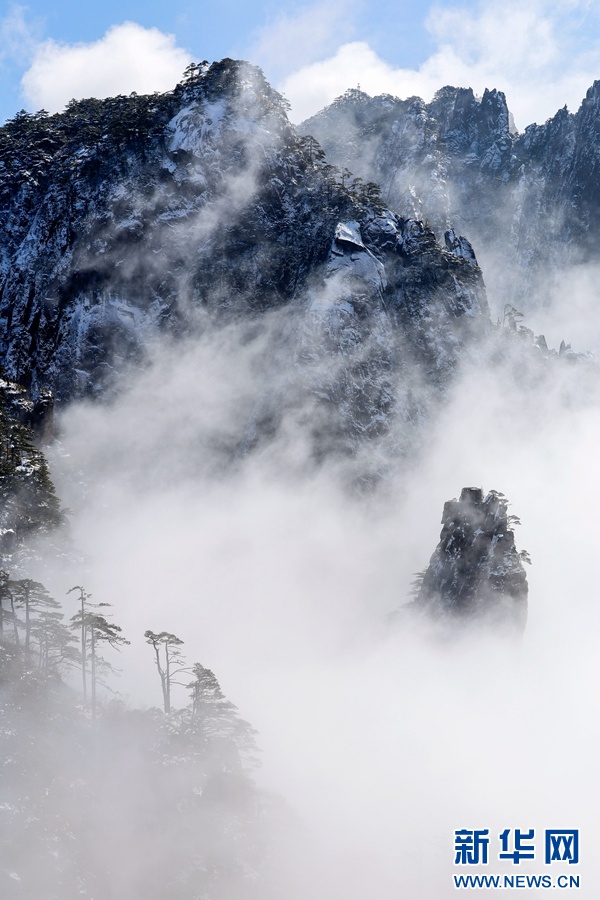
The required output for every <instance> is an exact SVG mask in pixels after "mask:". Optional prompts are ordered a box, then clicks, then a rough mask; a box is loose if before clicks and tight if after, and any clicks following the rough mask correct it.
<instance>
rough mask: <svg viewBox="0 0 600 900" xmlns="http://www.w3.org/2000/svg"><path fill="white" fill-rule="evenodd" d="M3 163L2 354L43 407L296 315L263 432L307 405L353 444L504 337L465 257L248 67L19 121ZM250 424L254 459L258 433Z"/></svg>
mask: <svg viewBox="0 0 600 900" xmlns="http://www.w3.org/2000/svg"><path fill="white" fill-rule="evenodd" d="M0 161H1V162H0V165H1V168H0V212H1V214H2V217H3V221H4V222H5V226H4V228H3V230H2V233H1V234H0V261H1V263H0V265H1V275H0V278H1V282H0V297H1V299H0V348H1V354H2V358H3V360H4V364H5V366H6V369H7V372H8V373H9V374H10V376H11V377H15V378H17V379H18V380H19V381H20V382H21V383H24V384H25V385H26V386H27V387H28V388H29V389H30V391H31V393H32V396H33V397H34V398H37V397H39V396H40V394H41V392H42V391H43V390H44V389H46V388H50V389H52V390H53V391H55V393H56V397H57V400H58V402H59V403H61V402H65V401H66V400H68V399H70V398H73V397H77V396H86V395H87V396H90V395H91V396H106V394H107V392H109V391H110V390H112V389H114V388H115V385H117V384H118V376H119V374H120V373H122V372H123V371H124V370H126V369H127V367H128V366H131V365H132V364H133V363H140V362H141V361H143V360H144V359H145V355H146V351H147V348H148V346H149V345H150V344H151V343H152V341H153V340H154V339H155V338H156V336H157V335H158V334H160V333H164V332H168V333H169V334H171V335H174V336H175V337H177V336H180V335H183V334H186V335H188V336H189V335H190V334H201V333H203V332H206V330H207V329H208V328H212V327H214V326H215V325H217V326H221V325H224V324H231V323H250V322H253V323H254V324H255V326H256V327H258V328H259V329H261V328H264V329H268V328H269V327H270V325H269V323H270V322H271V319H272V316H271V317H270V316H269V314H271V313H273V311H275V310H279V311H280V312H281V314H282V316H281V319H282V321H283V328H282V331H283V337H281V329H280V331H279V332H278V334H279V337H278V338H277V340H279V346H280V347H281V341H282V340H283V341H284V342H285V343H286V346H287V347H288V348H289V352H287V353H286V363H285V366H284V371H283V372H282V371H281V370H278V371H275V370H274V371H273V373H272V374H273V379H272V380H273V381H274V382H275V381H277V383H278V388H277V390H275V392H274V393H275V394H276V395H277V396H273V397H270V398H265V397H258V398H257V412H256V416H255V418H256V417H258V419H261V421H263V422H266V421H267V420H269V421H271V423H273V422H274V423H276V422H277V421H278V420H279V419H280V417H281V410H282V407H283V406H285V405H286V404H288V405H289V403H297V404H300V405H301V404H302V403H304V402H306V399H307V398H309V399H310V400H311V403H312V402H314V403H315V404H317V406H318V407H320V408H321V412H323V411H325V412H324V413H323V416H321V418H323V419H327V420H329V419H330V418H331V416H330V412H331V411H333V419H334V420H336V419H337V421H333V422H331V423H330V424H328V426H327V427H328V428H329V430H330V431H333V432H335V433H337V434H339V435H340V441H341V443H342V444H343V445H344V446H345V447H350V448H352V447H353V446H354V444H355V443H356V441H357V440H361V439H362V437H363V436H364V435H365V434H366V435H369V436H373V434H374V433H380V432H381V431H382V430H385V420H386V418H387V414H388V413H389V410H390V409H391V408H392V407H395V408H396V409H397V410H398V412H399V415H400V418H402V416H405V417H410V416H413V417H414V405H415V401H414V400H409V399H407V397H406V392H407V388H406V372H407V371H408V369H411V371H413V373H414V378H413V380H414V382H415V385H416V384H422V386H423V391H422V393H423V400H422V402H423V403H425V402H426V397H425V395H426V394H427V391H429V390H431V391H432V392H433V394H432V396H433V395H436V394H439V391H440V390H441V389H442V388H443V387H444V385H445V384H446V382H447V380H448V378H449V376H450V375H451V374H452V372H453V371H454V370H455V369H456V366H457V364H458V362H459V360H460V358H461V355H462V353H463V352H464V350H465V348H466V347H468V346H469V344H470V342H471V341H472V340H473V338H474V337H475V338H477V337H479V336H480V335H481V334H482V333H484V332H485V330H486V328H487V327H488V326H489V318H488V307H487V301H486V296H485V289H484V286H483V281H482V277H481V273H480V271H479V268H478V267H477V264H476V260H475V257H474V255H473V254H472V253H471V254H470V255H469V254H468V253H467V254H466V255H465V251H464V247H465V246H466V245H464V243H463V244H460V242H458V241H457V242H456V243H455V244H454V245H451V244H449V245H447V246H444V247H440V246H439V245H438V244H437V243H436V240H435V238H434V236H433V234H432V233H431V231H430V230H429V229H428V228H427V227H425V226H423V225H422V224H421V223H419V222H415V221H412V220H409V219H406V218H402V217H401V216H399V215H397V214H395V213H393V212H390V211H389V210H387V209H386V208H385V206H384V204H383V203H382V202H381V200H380V198H379V196H378V191H377V189H376V187H374V186H367V187H366V188H365V187H364V186H360V185H353V184H351V183H349V181H348V177H347V175H346V173H344V172H340V171H338V170H337V169H336V168H335V167H333V166H331V165H329V164H328V163H327V162H326V161H325V160H324V159H323V154H322V153H321V152H320V151H319V149H318V148H317V147H316V145H315V144H314V142H311V141H310V140H306V139H304V138H302V137H300V136H298V135H297V134H296V133H295V131H294V129H293V128H292V126H291V125H290V124H289V122H288V120H287V116H286V112H285V104H284V101H283V100H282V99H281V97H280V96H279V95H278V94H276V93H275V92H274V91H273V90H272V89H271V88H270V87H269V85H268V84H267V83H266V81H265V80H264V77H263V76H262V73H261V72H260V70H257V69H255V68H253V67H252V66H250V65H248V64H247V63H242V62H234V61H232V60H223V61H222V62H220V63H215V64H213V65H212V66H210V67H209V66H208V65H206V64H202V65H199V66H192V67H191V68H190V69H189V70H188V72H187V73H186V79H185V81H184V82H183V83H182V84H181V85H178V86H177V87H176V88H175V90H174V91H173V92H171V93H168V94H164V95H154V96H150V97H138V96H136V95H132V96H131V97H118V98H115V99H113V100H107V101H96V100H89V101H81V102H73V103H72V104H70V106H69V107H68V109H67V111H66V112H65V113H64V114H61V115H55V116H46V115H45V114H42V113H40V114H37V115H34V116H30V115H27V114H20V115H19V116H17V117H16V118H15V119H14V120H13V121H12V122H10V123H8V124H7V125H6V126H5V127H4V128H3V129H2V130H0ZM274 340H275V339H274ZM275 357H277V358H278V359H281V357H282V354H281V353H279V355H278V354H277V352H276V349H275V348H273V358H275ZM325 363H326V365H325ZM400 383H402V385H403V387H402V391H401V396H400V398H399V399H398V397H397V396H396V391H397V385H398V384H400ZM282 392H283V393H282ZM413 393H414V391H413ZM409 407H410V408H409ZM311 416H312V413H311ZM319 416H320V413H319V412H318V411H317V414H316V417H317V418H319ZM243 426H244V427H243V428H242V431H241V433H240V445H241V446H246V447H249V446H250V445H252V443H253V441H254V437H253V434H255V433H256V431H257V428H256V422H254V424H253V422H246V423H243ZM259 430H260V429H259ZM314 430H315V434H316V433H317V432H318V433H319V434H322V431H323V428H322V426H321V425H320V424H317V425H315V429H314ZM322 443H324V442H322Z"/></svg>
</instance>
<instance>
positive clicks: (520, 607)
mask: <svg viewBox="0 0 600 900" xmlns="http://www.w3.org/2000/svg"><path fill="white" fill-rule="evenodd" d="M507 509H508V502H507V500H506V499H505V498H504V496H503V495H502V494H499V493H498V492H497V491H490V492H489V493H488V494H487V495H485V496H484V493H483V491H482V490H481V488H463V489H462V491H461V494H460V498H459V499H458V500H449V501H448V502H447V503H445V504H444V513H443V515H442V532H441V534H440V542H439V544H438V546H437V547H436V549H435V552H434V554H433V556H432V557H431V560H430V562H429V566H428V567H427V569H426V570H425V571H424V572H423V573H422V576H420V578H419V584H418V591H417V595H416V598H415V600H414V603H413V604H412V609H413V610H415V611H417V610H418V611H419V612H423V613H427V614H428V615H429V616H430V617H432V618H433V620H434V621H438V622H442V623H444V624H445V625H448V624H453V625H459V626H460V627H461V629H462V628H464V627H465V625H466V626H470V625H482V624H484V625H487V626H490V627H492V628H493V629H494V630H495V631H497V632H500V633H502V632H509V633H510V632H513V631H516V632H519V631H523V630H524V628H525V623H526V621H527V594H528V586H527V575H526V573H525V569H524V566H523V561H526V562H528V561H529V557H528V555H527V553H526V552H524V551H521V552H518V551H517V549H516V547H515V537H514V531H513V526H514V524H516V523H518V519H517V518H516V517H515V516H509V515H508V512H507Z"/></svg>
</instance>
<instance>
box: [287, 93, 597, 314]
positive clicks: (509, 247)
mask: <svg viewBox="0 0 600 900" xmlns="http://www.w3.org/2000/svg"><path fill="white" fill-rule="evenodd" d="M599 128H600V82H599V81H596V82H595V83H594V84H593V86H592V87H591V88H590V89H589V91H588V92H587V95H586V97H585V99H584V100H583V102H582V104H581V107H580V108H579V110H578V111H577V112H576V113H574V114H573V113H570V112H568V111H567V109H566V107H565V108H564V109H561V110H559V111H558V112H557V113H556V115H555V116H554V117H553V118H551V119H549V120H548V121H547V122H546V123H545V124H543V125H535V124H534V125H530V126H528V127H527V128H526V129H525V131H524V132H522V133H519V132H518V131H517V130H516V128H515V125H514V122H513V119H512V116H511V114H510V112H509V109H508V106H507V102H506V98H505V95H504V94H503V93H502V92H501V91H499V90H495V89H494V90H486V91H485V92H484V94H483V96H482V97H477V96H475V95H474V93H473V91H472V90H471V89H470V88H456V87H444V88H442V89H441V90H439V91H438V92H437V94H436V95H435V97H434V99H433V101H432V102H431V103H425V102H424V101H423V100H421V99H420V98H418V97H410V98H408V99H406V100H400V99H398V98H397V97H392V96H390V95H381V96H378V97H369V96H368V95H367V94H365V93H363V92H362V91H360V90H357V89H352V90H348V91H347V92H346V93H345V94H344V95H343V96H342V97H340V98H338V99H337V100H336V101H335V102H334V103H333V104H331V106H329V107H327V108H326V109H325V110H323V111H322V112H320V113H318V114H317V115H315V116H313V117H312V118H311V119H308V120H307V121H306V122H304V123H303V124H302V125H301V126H300V128H299V130H300V132H301V133H303V134H311V135H313V136H314V137H315V138H316V139H317V140H318V141H319V142H320V144H321V146H322V147H323V148H324V150H325V151H326V153H327V156H328V158H329V160H330V161H331V162H332V163H335V164H336V165H339V166H345V167H348V169H350V170H351V171H352V172H353V173H355V175H357V176H360V177H361V178H363V179H367V180H373V181H376V182H377V183H378V184H379V185H380V186H381V188H382V193H383V197H384V199H385V202H386V203H388V204H390V205H391V206H393V207H394V208H398V209H401V210H403V211H404V212H405V214H408V215H411V216H413V217H415V218H417V219H422V220H427V221H428V222H429V223H430V224H431V227H432V228H433V230H434V231H435V232H436V233H438V234H441V233H443V231H445V230H446V229H448V228H455V229H456V230H457V231H460V232H461V233H463V234H465V235H467V236H468V237H469V238H470V240H471V242H472V243H473V245H474V247H475V251H476V253H477V256H478V258H479V259H480V262H481V263H482V266H483V269H484V274H485V275H486V280H487V281H488V283H489V285H490V287H492V285H493V288H494V294H495V295H497V298H498V304H499V305H500V304H501V302H510V303H512V304H516V305H517V306H518V307H519V308H522V309H532V308H533V307H535V305H536V304H538V305H539V304H543V303H544V299H545V294H544V291H545V289H547V286H548V283H549V281H551V279H552V276H556V274H557V273H559V272H560V270H561V269H562V268H564V266H565V265H567V264H569V265H581V264H582V263H586V262H590V261H592V262H597V261H598V249H597V248H598V236H599V230H600V218H599V212H598V210H599V208H600V207H599V200H600V193H599V192H600V180H599V177H598V174H599V172H600V150H599V148H598V140H597V134H598V129H599ZM546 293H547V291H546Z"/></svg>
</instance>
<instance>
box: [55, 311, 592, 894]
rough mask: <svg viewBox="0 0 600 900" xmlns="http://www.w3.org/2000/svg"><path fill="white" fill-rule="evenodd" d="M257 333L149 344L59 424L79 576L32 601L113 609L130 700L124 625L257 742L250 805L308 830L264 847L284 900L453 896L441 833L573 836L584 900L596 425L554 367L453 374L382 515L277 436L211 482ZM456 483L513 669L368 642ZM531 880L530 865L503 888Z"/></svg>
mask: <svg viewBox="0 0 600 900" xmlns="http://www.w3.org/2000/svg"><path fill="white" fill-rule="evenodd" d="M583 299H585V298H583ZM264 328H265V333H264V335H263V336H262V337H258V338H255V339H254V340H253V341H252V340H248V339H247V335H246V333H245V332H244V330H243V329H242V328H238V327H231V328H229V329H222V330H220V331H218V332H214V333H213V334H212V335H211V333H207V334H205V336H204V338H203V339H202V340H198V341H190V342H189V343H188V345H187V346H185V347H184V348H182V347H181V346H178V347H175V348H173V347H169V346H166V345H165V346H162V347H158V348H157V349H156V351H155V355H154V364H153V365H152V366H150V367H149V368H148V369H147V370H145V371H143V372H141V373H139V374H138V375H137V376H136V377H134V378H132V380H131V383H130V385H129V387H128V388H127V389H126V390H125V391H124V392H123V394H122V396H121V397H120V398H119V399H118V400H117V401H115V402H114V403H113V404H111V405H110V406H108V407H106V406H98V405H95V406H88V405H85V404H84V405H79V406H75V407H72V408H70V409H69V410H68V411H67V412H66V414H65V415H64V416H63V418H62V421H61V428H62V439H61V443H62V447H63V452H64V453H66V454H68V455H67V456H62V458H61V457H59V458H57V459H56V460H55V461H54V470H55V474H56V476H57V485H58V489H59V493H60V494H61V496H62V497H63V499H64V502H65V503H66V505H68V506H71V508H72V509H73V525H72V529H73V538H74V541H75V542H76V544H77V546H78V548H79V549H80V550H81V551H82V552H83V554H84V555H85V556H86V559H87V562H86V569H84V570H83V572H82V574H81V576H80V575H79V573H78V574H77V575H74V574H72V573H68V574H66V573H61V574H59V573H55V574H54V576H53V579H52V580H53V587H54V589H55V591H56V592H57V593H60V592H61V591H64V590H66V589H67V588H68V587H70V586H71V584H72V583H73V581H74V580H75V581H80V580H85V583H86V587H87V588H88V590H91V591H92V592H93V594H94V597H95V599H97V600H102V601H108V602H111V603H112V604H114V613H115V621H118V622H119V624H121V625H122V626H123V630H124V632H125V633H126V635H127V636H128V637H129V638H130V639H131V641H132V645H131V648H129V649H128V650H127V651H125V652H124V653H123V654H122V658H121V663H122V667H123V669H124V675H123V678H122V679H121V683H120V689H121V690H123V691H124V692H125V693H126V694H128V695H129V697H130V698H131V700H133V701H134V702H137V703H139V702H141V703H143V704H152V705H154V704H158V698H159V693H158V692H159V683H158V678H157V676H156V673H155V671H154V669H153V663H152V659H151V655H150V650H149V648H148V647H147V646H146V645H145V643H144V641H143V638H142V634H143V631H144V630H145V629H146V628H151V629H153V630H162V629H166V630H170V631H173V632H175V633H177V634H178V635H179V636H180V637H181V638H182V639H184V640H185V645H186V651H187V654H188V659H189V661H190V662H192V661H194V660H196V659H199V660H201V661H202V662H203V664H204V665H207V666H209V667H211V668H212V669H213V670H214V671H215V672H216V674H217V676H218V677H219V678H220V680H221V683H222V686H223V688H224V690H225V693H226V694H227V695H228V696H229V698H230V699H232V700H233V701H234V702H235V703H236V704H237V705H238V706H239V708H240V711H241V714H242V715H243V716H244V717H245V718H247V719H248V720H249V721H251V722H252V724H253V725H254V726H255V727H256V728H257V729H258V731H259V738H258V740H259V744H260V746H261V748H262V751H263V754H262V755H263V767H262V772H261V773H260V775H259V780H260V783H261V784H263V785H264V786H266V787H267V788H268V789H269V790H272V791H275V792H276V793H278V794H279V795H281V796H283V797H284V798H285V800H286V801H287V803H288V804H289V805H290V807H291V808H292V809H293V810H294V811H295V812H296V813H297V814H298V815H299V817H300V819H301V821H302V823H303V824H304V825H305V826H306V832H302V837H301V838H300V837H299V838H298V839H297V843H296V844H293V845H285V844H284V845H282V846H281V847H280V850H279V853H280V858H279V859H278V864H279V865H280V866H281V867H282V869H283V871H284V876H283V877H284V885H285V896H286V897H289V898H291V900H296V898H298V900H300V898H304V897H306V896H307V895H314V896H319V897H320V898H323V900H333V898H336V900H337V898H342V897H344V898H348V900H362V898H364V897H366V896H376V897H381V898H390V900H391V898H395V897H399V896H417V897H419V898H423V900H430V898H431V900H434V898H436V900H437V898H442V897H446V896H447V897H451V896H454V889H453V887H452V883H451V876H452V874H453V870H454V867H453V865H452V862H453V859H452V848H453V830H454V828H463V827H466V828H474V827H477V828H486V827H489V828H490V829H491V833H492V835H493V834H494V832H496V833H499V832H500V831H501V830H503V829H504V828H507V827H511V828H522V829H529V828H530V827H535V828H536V829H537V834H538V836H539V835H541V833H542V831H543V829H545V828H580V829H581V833H582V842H583V850H582V855H583V866H582V876H583V877H582V883H583V890H582V891H581V892H580V896H582V897H591V896H592V884H593V883H594V881H595V879H597V878H598V875H599V874H600V873H599V872H598V864H597V862H595V861H594V859H593V856H594V854H593V852H592V849H591V848H592V847H593V846H595V844H596V842H597V840H598V839H599V837H600V835H599V833H598V824H597V816H596V814H595V806H594V799H593V798H594V789H595V788H596V787H597V774H596V773H597V763H596V760H597V755H598V731H599V728H600V726H599V725H598V720H597V716H596V712H595V707H596V685H597V683H598V662H597V652H596V640H597V638H596V636H597V633H598V625H599V610H598V604H597V596H596V595H597V591H596V583H597V572H596V547H595V544H596V537H597V534H598V531H599V528H600V521H599V518H600V507H599V506H598V504H597V501H596V498H597V497H598V496H599V494H600V473H599V471H598V467H597V465H596V464H595V460H596V457H597V447H598V441H599V439H600V409H599V408H598V406H595V405H590V404H587V403H585V402H583V399H582V394H581V393H578V391H577V387H576V385H577V380H578V376H576V375H573V372H574V369H572V368H570V367H568V366H566V365H564V366H562V367H560V366H557V370H556V373H555V375H554V376H552V377H550V378H547V379H546V380H544V381H543V382H542V384H541V385H538V386H537V388H533V387H530V386H529V384H528V382H527V380H522V381H521V383H519V384H515V382H514V381H513V380H511V378H510V377H509V376H508V375H507V374H506V371H507V370H503V371H502V372H493V371H488V372H487V373H486V372H484V374H483V375H482V373H481V371H480V370H477V371H476V370H473V369H467V370H466V371H465V373H464V376H463V378H462V381H461V383H460V385H459V386H458V387H457V389H456V390H455V392H454V394H453V398H452V400H451V401H450V402H449V403H448V405H447V407H446V409H445V410H444V412H443V414H442V416H441V418H440V419H439V420H438V421H437V422H436V423H434V424H432V426H431V428H430V431H429V434H428V439H427V442H426V447H427V449H426V452H424V453H423V456H422V459H421V462H420V464H419V465H418V466H417V467H416V469H414V468H413V469H412V470H410V471H408V472H407V473H406V474H403V466H402V464H401V463H400V462H398V465H397V469H398V474H397V477H396V478H395V479H393V480H392V483H391V484H390V485H389V487H388V488H387V489H386V491H385V492H384V493H385V497H380V496H375V497H373V498H371V499H370V500H365V499H364V498H363V499H357V498H354V499H352V498H349V497H348V495H347V494H346V493H345V492H344V490H343V489H342V487H341V486H340V479H338V478H337V474H336V471H335V468H334V467H332V466H329V467H325V468H324V469H323V470H321V471H317V470H313V471H311V470H309V469H307V466H308V460H307V456H306V453H305V447H304V446H303V442H302V434H301V433H300V432H298V431H297V430H296V420H295V418H293V419H292V421H290V422H289V423H288V425H289V427H288V428H287V429H284V432H285V438H284V439H281V440H280V441H279V443H276V444H275V445H274V446H271V447H270V449H269V450H268V451H267V450H265V451H263V452H262V453H258V454H257V455H255V456H254V457H250V458H249V459H248V460H245V461H241V462H238V464H237V466H236V467H235V470H234V471H232V470H231V469H228V468H226V467H225V466H223V465H222V456H221V451H220V449H219V448H220V447H221V446H222V445H223V443H225V444H227V436H228V435H230V434H231V433H233V432H234V431H236V430H238V429H239V424H240V421H243V420H244V417H247V416H248V415H249V412H248V411H249V410H251V408H252V402H253V401H254V400H255V399H256V397H257V395H258V394H259V393H260V392H261V391H262V390H263V389H264V373H265V362H264V361H265V353H266V351H268V342H269V339H270V338H269V331H270V324H269V320H268V317H267V318H266V320H265V326H264ZM270 375H272V373H270ZM299 463H301V464H299ZM73 471H79V472H81V473H82V479H83V482H84V486H85V490H84V494H85V497H84V496H83V494H82V493H81V486H80V485H79V484H74V483H73V474H72V473H73ZM286 471H288V472H289V475H288V474H286ZM300 472H303V474H299V473H300ZM464 485H481V486H483V487H484V488H486V489H490V488H495V489H497V490H500V491H503V492H504V493H505V494H506V495H507V497H508V498H509V499H510V501H511V502H512V511H513V512H514V513H515V514H517V515H518V516H520V518H521V520H522V523H523V524H522V527H521V528H519V529H518V533H517V542H518V547H519V548H526V549H527V550H529V551H530V553H531V555H532V559H533V566H532V568H531V569H530V571H529V572H528V574H529V579H530V616H529V623H528V627H527V632H526V635H525V639H524V643H523V647H522V650H521V651H517V650H515V649H514V648H507V647H505V646H501V645H496V644H495V643H494V642H493V641H490V640H483V639H481V640H478V641H475V640H474V641H472V642H468V641H465V643H464V645H461V646H459V647H458V648H455V649H450V650H449V649H444V650H441V649H440V648H439V647H432V646H429V645H428V644H427V643H426V642H420V641H419V640H417V639H416V638H415V637H414V636H412V637H411V636H410V635H407V634H403V633H402V630H401V629H400V630H398V629H396V630H393V629H391V630H390V628H389V627H388V626H387V625H386V624H385V615H386V614H387V613H388V612H390V611H392V610H393V609H395V608H396V607H397V606H398V605H400V604H401V603H403V602H404V601H405V599H406V597H407V592H408V587H409V584H410V581H411V579H412V575H413V573H415V572H416V571H418V570H420V569H422V568H423V567H424V566H425V565H426V564H427V562H428V559H429V556H430V555H431V553H432V552H433V549H434V547H435V545H436V543H437V540H438V536H439V520H440V515H441V510H442V506H443V503H444V501H445V500H447V499H449V498H451V497H453V496H457V494H458V493H459V492H460V489H461V487H463V486H464ZM178 702H180V703H183V702H185V697H184V696H183V695H182V696H180V697H179V698H178ZM511 869H512V870H513V874H514V871H515V869H516V867H514V866H512V865H511V866H509V867H508V868H507V869H506V871H510V870H511ZM502 870H503V867H502V865H501V864H499V863H497V864H496V865H495V866H494V865H492V866H490V867H489V871H502ZM542 870H543V866H542V865H541V864H540V858H539V855H538V860H537V861H536V863H531V864H522V865H521V866H520V867H519V869H518V871H517V874H518V873H519V872H522V871H530V872H540V871H542ZM530 893H531V894H532V895H533V893H534V892H530ZM231 900H235V898H233V897H232V898H231Z"/></svg>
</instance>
